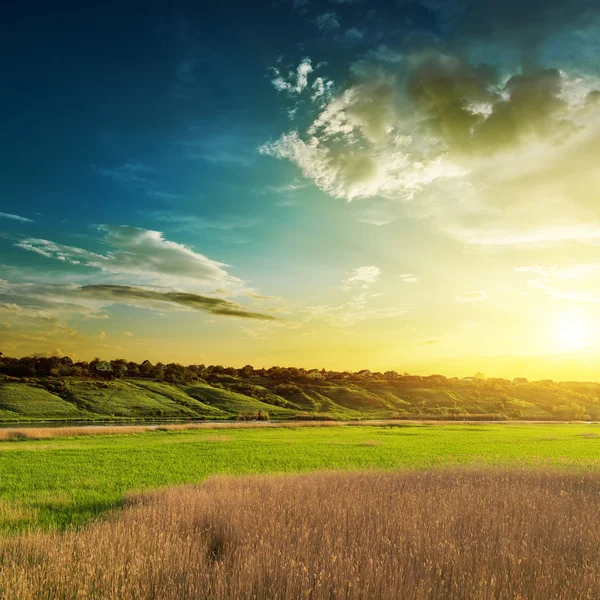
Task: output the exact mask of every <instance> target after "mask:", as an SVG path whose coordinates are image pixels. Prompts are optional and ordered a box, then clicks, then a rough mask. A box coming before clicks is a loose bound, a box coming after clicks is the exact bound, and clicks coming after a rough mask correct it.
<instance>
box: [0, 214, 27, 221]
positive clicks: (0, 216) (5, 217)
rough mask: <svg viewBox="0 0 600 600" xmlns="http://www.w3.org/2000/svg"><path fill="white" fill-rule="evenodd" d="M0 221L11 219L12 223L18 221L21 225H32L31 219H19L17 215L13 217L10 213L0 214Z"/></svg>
mask: <svg viewBox="0 0 600 600" xmlns="http://www.w3.org/2000/svg"><path fill="white" fill-rule="evenodd" d="M0 219H11V220H12V221H19V222H21V223H33V220H32V219H28V218H26V217H21V216H19V215H13V214H11V213H5V212H0Z"/></svg>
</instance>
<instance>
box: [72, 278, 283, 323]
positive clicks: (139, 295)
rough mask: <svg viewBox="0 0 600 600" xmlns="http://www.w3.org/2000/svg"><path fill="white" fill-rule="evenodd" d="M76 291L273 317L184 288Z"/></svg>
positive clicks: (95, 287) (144, 303) (135, 302)
mask: <svg viewBox="0 0 600 600" xmlns="http://www.w3.org/2000/svg"><path fill="white" fill-rule="evenodd" d="M79 293H80V294H81V295H82V296H83V297H84V298H91V299H94V300H104V301H110V302H116V303H121V304H133V305H134V306H140V305H141V306H154V305H155V304H156V303H159V304H163V303H166V304H174V305H177V306H179V307H184V308H188V309H191V310H202V311H205V312H209V313H211V314H214V315H221V316H227V317H240V318H244V319H259V320H265V321H272V320H274V319H275V317H273V316H272V315H265V314H262V313H258V312H253V311H249V310H247V309H245V308H244V307H243V306H242V305H241V304H238V303H237V302H232V301H231V300H225V299H223V298H214V297H211V296H202V295H199V294H191V293H187V292H160V291H155V290H150V289H146V288H141V287H134V286H126V285H86V286H83V287H81V288H80V290H79Z"/></svg>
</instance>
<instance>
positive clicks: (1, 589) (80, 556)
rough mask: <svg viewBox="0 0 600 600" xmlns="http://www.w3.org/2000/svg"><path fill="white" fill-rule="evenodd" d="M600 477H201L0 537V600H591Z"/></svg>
mask: <svg viewBox="0 0 600 600" xmlns="http://www.w3.org/2000/svg"><path fill="white" fill-rule="evenodd" d="M599 499H600V475H597V474H594V473H585V474H583V473H581V472H580V473H574V472H571V473H566V472H560V471H558V472H557V471H547V472H544V471H543V470H528V471H514V470H512V471H500V470H493V469H488V470H473V469H462V470H460V469H459V470H456V469H455V470H434V471H428V472H388V473H382V472H375V473H344V474H342V473H316V474H304V475H280V476H250V477H224V476H219V477H214V478H211V479H209V480H208V481H206V482H205V483H203V484H201V485H199V486H196V487H184V488H171V489H169V490H164V491H157V492H152V493H147V494H143V495H138V496H131V497H129V498H128V500H127V502H126V504H125V507H124V509H123V510H121V511H118V512H115V513H113V514H112V515H111V516H110V517H108V518H107V519H106V520H103V521H97V522H95V523H93V524H91V525H89V526H88V527H86V528H84V529H81V530H79V531H71V532H67V533H62V534H59V533H35V534H33V533H32V534H29V535H25V536H21V537H16V538H9V539H6V540H4V541H1V542H0V598H2V600H42V599H44V600H92V599H93V600H159V599H160V600H198V599H202V600H217V599H219V600H226V599H228V600H236V599H244V600H246V599H247V600H250V599H257V600H262V599H270V598H277V599H282V600H283V599H289V600H298V599H301V598H307V599H311V600H321V599H323V600H325V599H328V600H332V599H364V600H373V599H381V600H385V599H396V598H402V599H411V600H419V599H425V598H428V599H429V598H435V599H444V600H447V599H459V598H460V599H467V598H473V599H478V600H485V599H492V598H493V599H496V600H497V599H509V598H510V599H525V598H527V599H539V600H548V599H559V598H560V599H569V600H575V599H583V598H587V599H590V600H592V599H596V598H598V597H600V571H599V569H598V564H600V503H599Z"/></svg>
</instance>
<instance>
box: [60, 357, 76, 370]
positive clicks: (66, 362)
mask: <svg viewBox="0 0 600 600" xmlns="http://www.w3.org/2000/svg"><path fill="white" fill-rule="evenodd" d="M58 362H59V363H60V364H61V365H62V366H63V367H72V366H73V359H72V358H71V357H70V356H63V357H62V358H61V359H60V360H59V361H58Z"/></svg>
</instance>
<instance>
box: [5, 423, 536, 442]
mask: <svg viewBox="0 0 600 600" xmlns="http://www.w3.org/2000/svg"><path fill="white" fill-rule="evenodd" d="M482 423H484V422H483V421H460V425H481V424H482ZM414 424H420V425H423V424H425V425H440V426H443V425H447V426H456V425H457V422H455V421H430V420H425V421H419V420H406V419H400V420H399V419H387V420H385V419H380V420H368V421H284V422H269V421H250V422H248V421H244V422H231V421H229V422H222V423H177V424H165V425H89V426H66V427H18V428H12V427H11V428H0V442H3V441H22V440H46V439H52V438H60V437H78V436H89V435H127V434H139V433H146V432H148V431H185V430H189V429H192V430H193V429H265V428H298V427H344V426H346V427H382V426H387V427H404V426H406V425H414ZM501 424H504V425H510V422H502V423H501ZM521 424H522V423H521ZM538 424H539V423H538Z"/></svg>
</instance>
